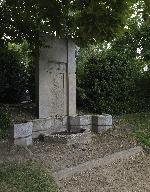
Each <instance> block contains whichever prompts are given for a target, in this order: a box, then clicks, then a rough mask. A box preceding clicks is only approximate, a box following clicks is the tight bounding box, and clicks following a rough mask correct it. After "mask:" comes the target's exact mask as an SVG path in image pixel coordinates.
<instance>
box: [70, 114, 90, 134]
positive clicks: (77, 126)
mask: <svg viewBox="0 0 150 192" xmlns="http://www.w3.org/2000/svg"><path fill="white" fill-rule="evenodd" d="M91 128H92V116H91V115H83V116H70V117H69V129H70V132H80V130H82V129H83V130H86V132H88V131H90V130H91Z"/></svg>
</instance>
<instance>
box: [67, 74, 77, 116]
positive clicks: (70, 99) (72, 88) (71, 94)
mask: <svg viewBox="0 0 150 192" xmlns="http://www.w3.org/2000/svg"><path fill="white" fill-rule="evenodd" d="M67 84H68V85H67V106H68V107H67V109H68V111H67V115H69V116H72V115H76V74H69V75H68V83H67Z"/></svg>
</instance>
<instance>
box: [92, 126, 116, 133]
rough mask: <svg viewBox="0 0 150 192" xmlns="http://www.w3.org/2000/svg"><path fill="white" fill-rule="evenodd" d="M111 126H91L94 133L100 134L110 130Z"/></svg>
mask: <svg viewBox="0 0 150 192" xmlns="http://www.w3.org/2000/svg"><path fill="white" fill-rule="evenodd" d="M111 128H112V126H107V125H93V126H92V130H93V131H94V132H95V133H102V132H105V131H107V130H108V129H111Z"/></svg>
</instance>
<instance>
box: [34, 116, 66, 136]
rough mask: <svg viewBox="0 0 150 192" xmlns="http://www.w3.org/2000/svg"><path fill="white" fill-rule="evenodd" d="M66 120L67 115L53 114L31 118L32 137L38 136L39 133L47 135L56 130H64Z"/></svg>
mask: <svg viewBox="0 0 150 192" xmlns="http://www.w3.org/2000/svg"><path fill="white" fill-rule="evenodd" d="M67 120H68V117H67V116H53V117H49V118H44V119H36V120H33V133H32V135H33V138H38V137H39V136H40V135H44V136H49V135H51V134H53V133H56V132H62V131H66V130H67V123H68V121H67Z"/></svg>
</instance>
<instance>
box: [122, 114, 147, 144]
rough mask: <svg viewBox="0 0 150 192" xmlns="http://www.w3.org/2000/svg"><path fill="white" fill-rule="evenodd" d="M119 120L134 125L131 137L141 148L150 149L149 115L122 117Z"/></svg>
mask: <svg viewBox="0 0 150 192" xmlns="http://www.w3.org/2000/svg"><path fill="white" fill-rule="evenodd" d="M119 119H120V120H121V121H123V122H125V123H129V124H132V125H134V126H135V129H134V130H133V132H132V134H131V135H132V136H133V137H134V138H135V139H136V140H137V141H138V142H139V143H141V144H142V145H143V146H147V147H150V113H137V114H128V115H122V116H120V117H119Z"/></svg>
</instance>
